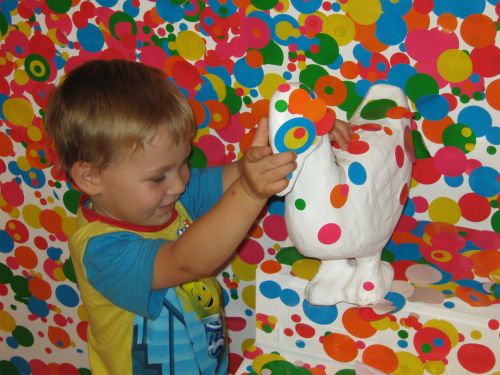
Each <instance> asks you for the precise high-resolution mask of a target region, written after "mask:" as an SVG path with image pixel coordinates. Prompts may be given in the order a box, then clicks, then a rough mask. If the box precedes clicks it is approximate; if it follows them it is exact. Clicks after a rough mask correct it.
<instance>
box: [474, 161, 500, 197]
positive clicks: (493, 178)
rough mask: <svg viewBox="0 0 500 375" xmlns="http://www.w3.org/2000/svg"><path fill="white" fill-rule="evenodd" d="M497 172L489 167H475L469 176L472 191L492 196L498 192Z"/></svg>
mask: <svg viewBox="0 0 500 375" xmlns="http://www.w3.org/2000/svg"><path fill="white" fill-rule="evenodd" d="M498 176H499V173H498V171H496V170H495V169H493V168H491V167H479V168H476V169H475V170H474V171H472V173H471V174H470V176H469V185H470V187H471V189H472V191H473V192H474V193H476V194H478V195H480V196H482V197H486V198H488V197H493V196H495V195H497V194H498V193H499V192H500V181H499V178H498Z"/></svg>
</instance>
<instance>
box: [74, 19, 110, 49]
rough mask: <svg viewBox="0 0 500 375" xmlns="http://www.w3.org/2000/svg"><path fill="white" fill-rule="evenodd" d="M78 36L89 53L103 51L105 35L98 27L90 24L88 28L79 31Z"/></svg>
mask: <svg viewBox="0 0 500 375" xmlns="http://www.w3.org/2000/svg"><path fill="white" fill-rule="evenodd" d="M76 35H77V38H78V41H79V42H80V44H81V46H82V48H83V49H84V50H86V51H89V52H98V51H101V50H102V47H103V45H104V35H103V34H102V31H101V30H100V29H99V28H98V27H97V26H96V25H93V24H91V23H89V24H88V25H87V27H84V28H83V29H78V30H77V32H76Z"/></svg>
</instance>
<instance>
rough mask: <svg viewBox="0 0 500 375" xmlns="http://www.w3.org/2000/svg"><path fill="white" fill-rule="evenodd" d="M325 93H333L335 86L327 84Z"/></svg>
mask: <svg viewBox="0 0 500 375" xmlns="http://www.w3.org/2000/svg"><path fill="white" fill-rule="evenodd" d="M325 94H327V95H331V94H333V87H332V86H326V87H325Z"/></svg>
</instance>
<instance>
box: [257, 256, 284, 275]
mask: <svg viewBox="0 0 500 375" xmlns="http://www.w3.org/2000/svg"><path fill="white" fill-rule="evenodd" d="M260 268H261V269H262V271H264V272H265V273H267V274H273V273H278V272H279V271H280V270H281V264H280V263H279V262H276V261H275V260H272V259H269V260H266V261H264V262H262V263H261V265H260Z"/></svg>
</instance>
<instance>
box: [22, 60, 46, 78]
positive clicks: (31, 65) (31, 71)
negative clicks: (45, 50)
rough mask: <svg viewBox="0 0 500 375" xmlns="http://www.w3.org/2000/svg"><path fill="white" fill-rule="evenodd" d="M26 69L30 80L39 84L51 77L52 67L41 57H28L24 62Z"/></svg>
mask: <svg viewBox="0 0 500 375" xmlns="http://www.w3.org/2000/svg"><path fill="white" fill-rule="evenodd" d="M24 69H25V70H26V73H28V75H29V76H30V78H31V79H33V80H35V81H37V82H43V81H46V80H47V79H48V78H49V77H50V65H49V63H48V62H47V60H45V58H44V57H43V56H40V55H36V54H33V55H28V56H27V57H26V59H25V60H24Z"/></svg>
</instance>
